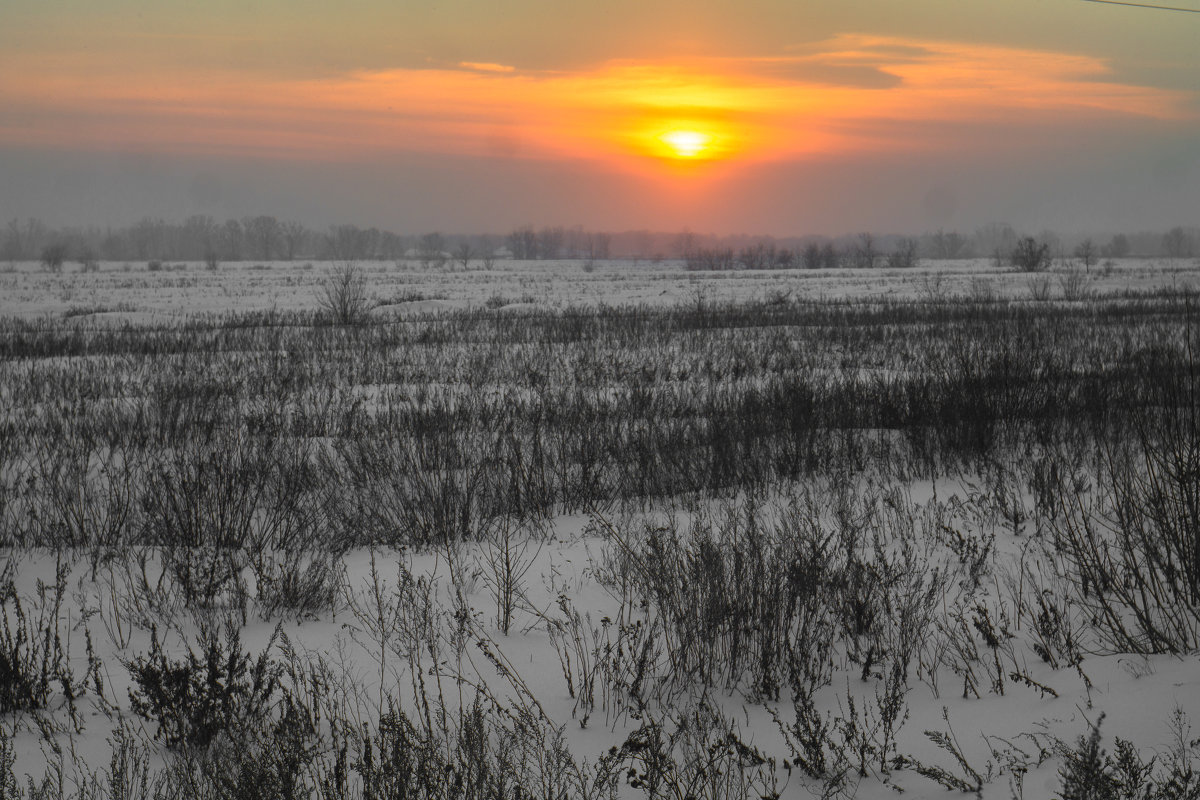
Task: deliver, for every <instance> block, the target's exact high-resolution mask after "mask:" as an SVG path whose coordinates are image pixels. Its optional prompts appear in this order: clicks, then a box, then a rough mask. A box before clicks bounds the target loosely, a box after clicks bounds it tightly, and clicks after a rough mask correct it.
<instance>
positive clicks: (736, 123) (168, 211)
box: [0, 0, 1200, 235]
mask: <svg viewBox="0 0 1200 800" xmlns="http://www.w3.org/2000/svg"><path fill="white" fill-rule="evenodd" d="M1197 7H1198V8H1200V5H1197ZM1198 41H1200V15H1192V14H1180V13H1172V12H1165V11H1156V10H1151V9H1138V8H1130V7H1121V6H1114V5H1104V4H1099V3H1090V2H1083V1H1082V0H1056V2H1052V3H1046V2H1044V0H1015V1H1014V2H1009V3H1004V4H988V5H982V4H963V3H961V2H953V0H914V1H913V2H906V3H899V2H890V1H886V0H870V2H863V3H856V4H846V3H799V2H788V1H787V0H750V1H749V2H739V3H733V2H705V3H684V2H665V3H656V4H646V3H635V2H631V1H630V0H613V1H612V2H606V3H603V4H600V3H595V4H591V3H588V4H583V3H573V4H569V5H567V4H551V3H547V2H542V1H539V0H518V1H517V2H512V3H506V4H503V5H501V4H496V3H488V2H483V0H448V1H446V2H440V3H436V4H435V3H427V2H421V3H405V4H388V3H383V2H378V0H359V1H358V2H351V3H345V4H338V6H337V7H336V8H333V7H327V6H326V5H325V4H319V3H314V2H283V0H260V1H259V2H248V3H247V2H237V3H235V2H229V1H227V0H222V1H221V2H211V3H206V4H203V5H197V4H186V3H181V2H177V0H175V1H172V2H158V3H148V2H139V1H138V0H113V1H112V2H106V3H104V4H85V3H81V2H54V3H46V2H37V0H9V2H7V3H5V4H4V6H3V8H0V219H12V218H14V217H29V216H32V217H39V218H42V219H44V220H45V221H46V222H48V223H49V224H51V225H119V224H127V223H129V222H130V221H131V220H132V219H137V218H140V217H142V216H147V215H153V216H161V217H166V218H171V219H182V218H184V217H186V216H188V215H191V214H211V215H213V216H215V217H218V218H223V217H240V216H244V215H250V214H260V213H266V214H273V215H275V216H278V217H280V218H290V219H296V220H299V221H302V222H304V223H305V224H308V225H312V226H322V225H329V224H334V223H338V222H345V221H351V222H355V223H357V224H363V225H377V226H380V227H384V228H389V229H393V230H398V231H403V232H408V233H416V232H421V231H429V230H443V231H447V232H480V231H493V232H501V231H504V230H507V229H510V228H513V227H516V226H519V225H525V224H533V225H538V226H541V225H575V224H582V225H585V226H588V227H589V228H592V229H607V230H630V229H651V230H662V231H666V230H677V229H681V228H684V227H688V228H691V229H692V230H696V231H702V232H712V233H717V234H729V233H736V232H746V233H763V234H774V235H792V234H803V233H815V232H828V233H835V234H836V233H842V232H847V231H854V230H874V231H888V232H897V233H919V232H921V231H925V230H932V229H937V228H947V229H963V230H971V229H973V228H975V227H977V226H979V225H983V224H986V223H988V222H993V221H1004V222H1009V223H1011V224H1013V225H1014V226H1016V227H1018V228H1019V229H1025V230H1041V229H1044V228H1051V229H1056V230H1061V231H1068V232H1084V233H1087V232H1092V231H1102V230H1137V229H1149V228H1155V229H1166V228H1169V227H1172V226H1175V225H1196V224H1197V222H1200V220H1198V219H1197V214H1196V210H1197V208H1200V104H1198V103H1197V97H1198V92H1200V48H1197V47H1196V44H1197V42H1198Z"/></svg>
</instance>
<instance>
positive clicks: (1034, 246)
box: [1011, 236, 1050, 272]
mask: <svg viewBox="0 0 1200 800" xmlns="http://www.w3.org/2000/svg"><path fill="white" fill-rule="evenodd" d="M1011 260H1012V265H1013V267H1014V268H1016V269H1017V270H1020V271H1022V272H1041V271H1042V270H1044V269H1046V268H1047V267H1049V266H1050V245H1048V244H1045V243H1041V244H1039V243H1038V240H1037V239H1034V238H1033V237H1032V236H1026V237H1024V238H1023V239H1021V240H1020V241H1018V242H1017V246H1016V248H1015V249H1014V250H1013V252H1012V257H1011Z"/></svg>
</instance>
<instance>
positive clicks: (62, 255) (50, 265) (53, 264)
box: [42, 243, 67, 272]
mask: <svg viewBox="0 0 1200 800" xmlns="http://www.w3.org/2000/svg"><path fill="white" fill-rule="evenodd" d="M66 260H67V246H66V245H65V244H58V243H56V244H48V245H46V246H45V247H43V248H42V266H44V267H45V268H46V269H48V270H50V271H51V272H61V271H62V267H63V262H64V261H66Z"/></svg>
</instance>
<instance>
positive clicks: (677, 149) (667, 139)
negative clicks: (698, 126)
mask: <svg viewBox="0 0 1200 800" xmlns="http://www.w3.org/2000/svg"><path fill="white" fill-rule="evenodd" d="M659 139H660V140H661V141H662V142H663V144H665V145H666V146H667V147H668V148H670V151H671V154H672V155H674V156H675V157H676V158H696V157H698V156H700V155H703V154H704V151H706V150H708V148H709V147H710V146H711V145H712V142H713V137H712V136H710V135H708V134H707V133H700V132H699V131H671V132H670V133H664V134H663V135H662V136H660V137H659Z"/></svg>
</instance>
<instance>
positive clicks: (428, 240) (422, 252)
mask: <svg viewBox="0 0 1200 800" xmlns="http://www.w3.org/2000/svg"><path fill="white" fill-rule="evenodd" d="M445 249H446V240H445V239H444V238H442V235H441V234H440V233H436V232H435V233H427V234H425V235H424V236H422V237H421V242H420V244H419V245H418V247H417V259H418V260H419V261H420V262H421V266H422V267H424V268H425V269H429V268H430V267H437V268H439V269H440V268H441V267H443V266H445V264H446V254H445Z"/></svg>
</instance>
